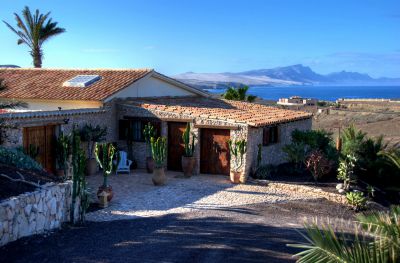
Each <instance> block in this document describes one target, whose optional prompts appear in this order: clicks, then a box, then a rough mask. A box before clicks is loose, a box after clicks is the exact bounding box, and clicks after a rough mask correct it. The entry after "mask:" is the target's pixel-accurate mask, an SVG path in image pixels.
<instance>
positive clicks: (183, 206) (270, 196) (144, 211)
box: [87, 170, 315, 221]
mask: <svg viewBox="0 0 400 263" xmlns="http://www.w3.org/2000/svg"><path fill="white" fill-rule="evenodd" d="M180 175H181V173H175V172H168V173H167V177H168V181H167V185H165V186H162V187H156V186H154V185H153V184H152V182H151V174H147V173H145V172H144V171H140V170H139V171H138V170H136V171H134V172H132V173H131V174H130V175H128V174H122V175H118V176H115V175H112V176H110V178H109V183H110V185H111V186H112V187H113V192H114V199H113V200H112V201H111V203H110V206H109V207H108V208H106V209H102V210H98V211H94V212H90V213H88V214H87V220H88V221H111V220H121V219H132V218H138V217H150V216H163V215H167V214H180V213H187V212H194V211H201V210H205V209H206V210H219V209H223V208H228V207H237V206H245V205H252V204H274V203H280V202H288V201H295V200H303V199H304V200H306V199H307V200H311V199H315V197H312V196H311V195H310V196H307V195H304V194H301V195H299V194H296V193H294V192H292V191H286V190H283V189H279V190H278V189H276V188H273V187H268V186H261V185H254V184H240V185H234V184H231V183H230V182H229V181H228V177H226V176H220V175H198V176H193V177H192V178H190V179H185V178H177V177H180ZM88 181H89V185H90V187H91V189H93V192H95V191H94V190H95V189H97V187H98V186H99V185H100V184H101V182H102V177H101V175H96V176H92V177H89V178H88ZM92 198H93V199H94V200H96V199H97V198H96V197H95V196H93V197H92Z"/></svg>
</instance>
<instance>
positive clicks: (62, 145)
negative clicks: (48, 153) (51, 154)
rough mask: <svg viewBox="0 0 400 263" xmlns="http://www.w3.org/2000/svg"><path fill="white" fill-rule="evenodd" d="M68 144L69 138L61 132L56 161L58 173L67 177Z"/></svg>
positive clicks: (58, 139)
mask: <svg viewBox="0 0 400 263" xmlns="http://www.w3.org/2000/svg"><path fill="white" fill-rule="evenodd" d="M68 145H69V138H68V136H65V135H64V134H63V133H61V134H60V135H59V136H58V138H57V142H56V163H57V170H56V175H58V176H60V177H65V175H66V163H67V158H68Z"/></svg>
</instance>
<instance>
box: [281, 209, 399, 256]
mask: <svg viewBox="0 0 400 263" xmlns="http://www.w3.org/2000/svg"><path fill="white" fill-rule="evenodd" d="M305 229H306V234H305V235H304V234H302V235H303V237H304V238H305V239H306V240H307V242H308V243H305V244H289V245H288V246H291V247H296V248H300V249H303V251H301V252H300V253H297V254H296V255H295V256H297V257H298V260H297V262H302V263H308V262H312V263H314V262H332V263H334V262H352V263H384V262H385V263H387V262H389V263H390V262H393V263H394V262H399V260H400V207H399V206H396V207H392V209H391V211H390V212H375V213H371V214H363V215H359V216H357V221H356V222H355V229H356V231H355V234H345V233H338V234H337V233H335V231H334V230H333V228H332V226H326V225H323V226H321V227H319V226H318V225H317V224H316V223H313V224H307V225H305ZM359 229H361V230H359Z"/></svg>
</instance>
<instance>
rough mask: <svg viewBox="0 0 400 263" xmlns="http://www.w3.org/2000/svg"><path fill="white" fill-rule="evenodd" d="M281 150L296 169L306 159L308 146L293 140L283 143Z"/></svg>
mask: <svg viewBox="0 0 400 263" xmlns="http://www.w3.org/2000/svg"><path fill="white" fill-rule="evenodd" d="M282 150H283V151H284V152H285V153H286V159H287V161H288V162H290V163H293V164H294V165H295V166H296V168H297V169H300V168H301V166H302V165H303V163H304V161H305V160H306V156H307V152H308V147H307V145H305V144H304V143H299V142H294V143H291V144H288V145H285V146H284V147H283V148H282Z"/></svg>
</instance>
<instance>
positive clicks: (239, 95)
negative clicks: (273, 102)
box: [223, 86, 257, 102]
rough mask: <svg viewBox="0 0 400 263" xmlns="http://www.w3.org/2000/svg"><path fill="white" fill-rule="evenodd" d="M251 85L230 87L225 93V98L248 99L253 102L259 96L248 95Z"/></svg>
mask: <svg viewBox="0 0 400 263" xmlns="http://www.w3.org/2000/svg"><path fill="white" fill-rule="evenodd" d="M248 89H249V87H248V86H241V87H238V88H234V87H229V88H228V89H227V90H226V92H225V94H223V97H224V99H226V100H239V101H248V102H253V101H254V100H255V99H256V98H257V96H253V95H247V91H248Z"/></svg>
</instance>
